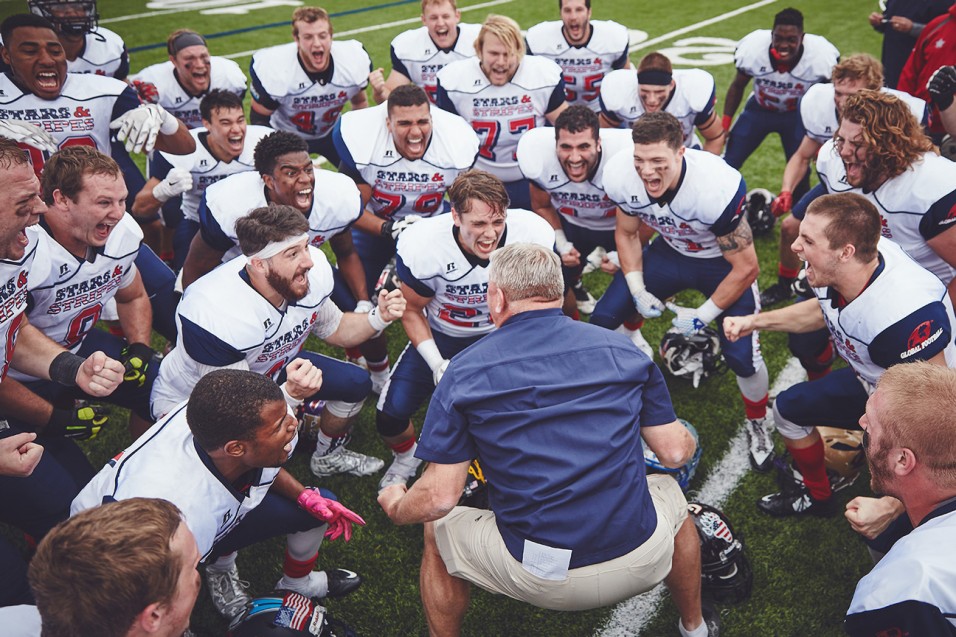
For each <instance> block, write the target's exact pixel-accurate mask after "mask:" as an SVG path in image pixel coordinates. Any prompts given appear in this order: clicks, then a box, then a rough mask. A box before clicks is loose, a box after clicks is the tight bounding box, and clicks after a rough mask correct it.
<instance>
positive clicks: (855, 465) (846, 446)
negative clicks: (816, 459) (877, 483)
mask: <svg viewBox="0 0 956 637" xmlns="http://www.w3.org/2000/svg"><path fill="white" fill-rule="evenodd" d="M817 431H819V432H820V437H821V438H823V453H824V456H825V459H826V465H827V469H829V470H830V471H832V472H833V473H836V474H839V475H841V476H843V477H844V478H850V479H852V478H856V476H858V475H859V474H860V472H861V471H862V470H863V467H864V466H866V455H865V454H864V453H863V432H862V431H860V430H856V429H841V428H839V427H817Z"/></svg>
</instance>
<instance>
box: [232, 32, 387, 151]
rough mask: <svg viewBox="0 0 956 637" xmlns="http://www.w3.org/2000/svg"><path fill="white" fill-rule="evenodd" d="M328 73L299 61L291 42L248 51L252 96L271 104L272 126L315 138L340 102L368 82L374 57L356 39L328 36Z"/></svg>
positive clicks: (329, 125)
mask: <svg viewBox="0 0 956 637" xmlns="http://www.w3.org/2000/svg"><path fill="white" fill-rule="evenodd" d="M331 57H332V62H331V64H332V65H333V73H332V78H331V80H329V81H328V82H325V81H324V80H322V81H318V82H317V81H315V80H313V79H312V78H311V77H309V74H308V73H307V72H306V70H305V69H304V68H303V67H302V63H301V62H300V61H299V49H298V48H297V45H296V43H295V42H289V43H288V44H280V45H279V46H271V47H268V48H265V49H260V50H259V51H257V52H256V53H255V55H253V56H252V64H251V65H250V66H249V73H250V74H251V75H252V97H253V98H254V99H255V100H256V101H257V102H259V103H260V104H262V105H263V106H265V107H266V108H269V109H273V108H274V109H275V112H274V113H273V114H272V117H271V119H270V120H269V122H270V125H271V126H272V128H274V129H276V130H284V131H291V132H293V133H296V134H297V135H299V136H300V137H302V138H303V139H319V138H322V137H325V136H326V135H328V134H329V132H330V131H331V130H332V126H333V125H334V124H335V121H336V120H337V119H338V118H339V115H340V114H341V113H342V107H343V106H345V104H346V103H347V102H348V101H349V100H351V99H352V96H354V95H355V94H356V93H358V92H359V91H364V90H365V87H366V86H367V85H368V74H369V73H370V72H371V70H372V60H371V58H369V56H368V53H366V52H365V48H364V47H363V46H362V43H361V42H359V41H358V40H335V41H334V42H332V54H331Z"/></svg>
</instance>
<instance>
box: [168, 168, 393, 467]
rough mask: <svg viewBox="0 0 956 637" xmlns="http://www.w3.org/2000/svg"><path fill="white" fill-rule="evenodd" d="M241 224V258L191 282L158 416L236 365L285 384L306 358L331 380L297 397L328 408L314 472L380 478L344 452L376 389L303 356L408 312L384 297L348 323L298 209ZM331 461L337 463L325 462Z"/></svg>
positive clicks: (367, 462) (356, 374)
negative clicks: (321, 343) (317, 343)
mask: <svg viewBox="0 0 956 637" xmlns="http://www.w3.org/2000/svg"><path fill="white" fill-rule="evenodd" d="M223 183H225V182H223ZM293 211H294V212H295V213H296V214H292V213H293ZM235 225H236V235H237V237H238V240H239V244H240V248H241V249H242V255H244V256H239V257H236V258H235V259H232V260H231V261H229V262H228V263H226V264H224V265H223V266H222V267H219V268H217V269H216V270H214V271H213V272H210V273H209V274H207V275H206V276H204V277H202V278H200V279H199V280H198V281H196V283H194V285H196V286H198V287H197V289H196V291H195V292H194V291H192V290H193V286H192V285H191V286H189V288H187V289H186V293H185V294H184V296H183V301H182V303H180V305H179V308H178V310H177V320H178V321H179V324H180V326H181V327H182V329H183V333H182V335H181V337H180V341H179V343H177V346H176V347H175V348H174V349H173V350H172V351H171V352H170V353H169V354H168V355H167V356H166V357H165V358H164V362H163V365H162V366H161V367H160V370H159V378H157V380H156V384H155V386H154V389H153V395H152V403H153V413H154V414H156V415H157V416H160V415H162V414H164V413H167V412H168V411H169V410H170V409H172V408H173V406H174V405H176V404H177V403H179V402H180V401H182V400H183V399H184V398H185V396H187V395H188V393H189V389H190V388H191V387H192V385H193V383H195V381H196V380H197V379H198V378H199V377H201V376H202V375H203V374H205V373H206V372H207V371H209V369H211V368H215V367H235V366H239V367H242V368H248V369H251V370H252V371H255V372H258V373H260V374H266V375H267V376H270V377H272V378H277V379H281V378H284V377H285V375H286V373H287V372H286V371H285V370H286V366H287V365H288V364H289V362H290V361H293V362H295V360H294V359H297V357H298V358H306V359H307V360H309V361H311V362H310V365H315V366H316V368H317V369H320V370H323V371H324V378H323V383H322V388H321V391H319V392H318V393H316V394H315V395H314V396H313V395H312V394H308V395H305V396H299V398H309V399H310V400H325V401H326V404H325V408H324V411H323V413H322V433H320V435H319V443H318V447H317V449H318V450H317V451H316V456H315V457H316V460H315V462H313V467H314V470H315V471H316V473H319V474H321V475H331V474H333V473H341V472H344V471H349V472H351V473H353V474H354V475H368V474H370V473H374V472H375V471H378V470H379V469H381V468H382V466H383V463H382V461H381V460H378V459H376V458H370V457H368V456H363V455H361V454H358V453H354V452H352V451H349V450H347V449H345V448H344V445H345V443H346V442H348V439H347V435H348V431H349V427H350V425H351V421H352V418H353V417H354V416H355V415H357V414H358V412H359V411H360V410H361V408H362V403H363V401H364V400H365V398H366V396H368V393H369V391H370V390H371V381H370V380H369V376H368V373H367V372H365V370H363V369H362V368H360V367H358V366H356V365H352V364H349V363H345V362H343V361H338V360H335V359H333V358H329V357H327V356H319V355H318V354H313V353H311V352H306V351H302V352H300V351H299V350H300V349H301V348H302V347H303V345H304V343H305V340H306V339H307V338H308V336H309V334H312V333H314V334H315V335H316V336H317V337H319V338H322V339H323V340H325V341H327V342H328V343H330V344H332V345H337V346H341V347H355V346H357V345H359V344H360V343H363V342H365V341H366V340H368V339H370V338H371V337H372V336H374V335H375V334H377V333H378V332H380V331H382V330H384V329H385V327H387V325H388V324H389V323H390V322H391V321H392V320H395V319H397V318H401V315H402V311H403V309H404V306H405V301H404V299H403V298H402V295H401V293H400V292H398V291H393V292H391V293H389V294H388V295H386V294H385V293H384V292H382V293H381V294H380V295H379V298H378V299H377V301H378V306H377V307H376V308H372V309H371V311H369V312H365V313H355V312H347V313H345V314H343V313H342V311H341V310H340V309H339V308H338V306H337V305H336V304H335V303H334V302H333V301H332V300H330V298H329V297H330V296H331V295H332V288H333V285H334V279H333V276H332V266H330V265H329V263H328V260H327V259H326V258H325V254H324V253H323V252H322V251H320V250H319V249H318V248H316V247H314V246H312V245H310V238H309V234H308V229H309V223H308V220H307V219H306V218H305V217H304V216H302V214H301V212H299V211H298V209H297V208H293V207H291V206H285V205H279V206H275V205H272V206H269V207H262V208H256V209H255V210H253V211H251V212H250V213H248V214H247V215H245V216H243V217H242V218H240V219H239V220H237V221H236V224H235ZM243 232H245V234H246V238H245V239H243ZM270 237H271V238H270ZM333 452H335V453H336V454H337V456H336V457H334V458H333V457H328V458H325V459H323V460H319V458H321V457H322V456H326V455H329V454H332V453H333ZM319 465H321V468H315V467H318V466H319Z"/></svg>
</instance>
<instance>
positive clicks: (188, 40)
mask: <svg viewBox="0 0 956 637" xmlns="http://www.w3.org/2000/svg"><path fill="white" fill-rule="evenodd" d="M196 45H199V46H206V40H205V38H203V37H202V36H201V35H199V34H198V33H193V32H191V31H187V32H185V33H180V34H179V35H177V36H176V37H175V38H174V39H173V41H172V42H170V43H169V54H170V55H176V54H177V53H179V52H180V51H182V50H183V49H185V48H186V47H190V46H196Z"/></svg>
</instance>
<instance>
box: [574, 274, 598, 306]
mask: <svg viewBox="0 0 956 637" xmlns="http://www.w3.org/2000/svg"><path fill="white" fill-rule="evenodd" d="M571 292H572V293H573V294H574V301H575V303H576V304H577V306H578V311H579V312H581V313H582V314H593V313H594V306H595V305H597V301H595V300H594V297H593V296H591V293H590V292H588V291H587V290H586V289H585V288H584V284H583V283H581V281H578V282H577V283H576V284H575V285H574V287H572V288H571Z"/></svg>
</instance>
